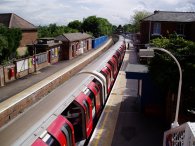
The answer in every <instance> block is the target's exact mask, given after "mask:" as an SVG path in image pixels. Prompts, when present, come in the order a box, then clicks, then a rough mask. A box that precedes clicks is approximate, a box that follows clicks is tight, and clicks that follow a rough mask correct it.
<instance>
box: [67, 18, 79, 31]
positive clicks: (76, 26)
mask: <svg viewBox="0 0 195 146" xmlns="http://www.w3.org/2000/svg"><path fill="white" fill-rule="evenodd" d="M81 26H82V22H80V21H79V20H74V21H72V22H69V23H68V27H69V28H72V29H76V30H78V31H80V32H81V31H82V28H81Z"/></svg>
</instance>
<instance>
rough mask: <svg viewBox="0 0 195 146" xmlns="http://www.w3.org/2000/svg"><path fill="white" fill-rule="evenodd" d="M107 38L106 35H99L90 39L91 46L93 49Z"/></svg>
mask: <svg viewBox="0 0 195 146" xmlns="http://www.w3.org/2000/svg"><path fill="white" fill-rule="evenodd" d="M107 40H108V36H101V37H99V38H95V39H93V40H92V48H93V49H95V48H97V47H99V46H101V45H102V44H103V43H104V42H106V41H107Z"/></svg>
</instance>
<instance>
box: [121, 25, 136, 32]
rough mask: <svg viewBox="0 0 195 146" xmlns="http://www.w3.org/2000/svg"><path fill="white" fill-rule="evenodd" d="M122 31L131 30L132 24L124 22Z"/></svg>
mask: <svg viewBox="0 0 195 146" xmlns="http://www.w3.org/2000/svg"><path fill="white" fill-rule="evenodd" d="M123 30H124V32H133V31H134V30H133V25H132V24H125V25H123Z"/></svg>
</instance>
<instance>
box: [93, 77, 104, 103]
mask: <svg viewBox="0 0 195 146" xmlns="http://www.w3.org/2000/svg"><path fill="white" fill-rule="evenodd" d="M93 82H94V83H95V84H96V86H95V89H96V90H97V91H100V94H98V97H97V98H98V99H100V101H101V105H103V103H104V101H103V95H102V94H103V93H102V86H101V83H100V82H99V81H98V80H96V79H94V80H93ZM96 102H97V101H96Z"/></svg>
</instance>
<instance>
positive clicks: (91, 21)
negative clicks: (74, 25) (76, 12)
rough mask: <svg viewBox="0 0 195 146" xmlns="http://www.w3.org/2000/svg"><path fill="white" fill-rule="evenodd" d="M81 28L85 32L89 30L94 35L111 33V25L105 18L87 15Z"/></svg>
mask: <svg viewBox="0 0 195 146" xmlns="http://www.w3.org/2000/svg"><path fill="white" fill-rule="evenodd" d="M82 29H83V31H85V32H91V33H92V34H93V36H94V37H99V36H102V35H109V34H111V33H112V25H111V24H110V23H109V22H108V20H107V19H105V18H99V17H96V16H89V17H87V18H86V19H84V21H83V24H82Z"/></svg>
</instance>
